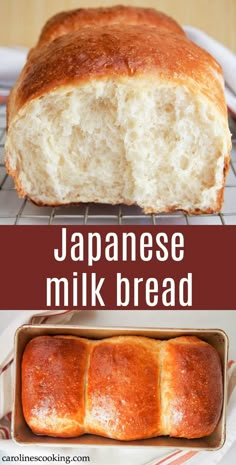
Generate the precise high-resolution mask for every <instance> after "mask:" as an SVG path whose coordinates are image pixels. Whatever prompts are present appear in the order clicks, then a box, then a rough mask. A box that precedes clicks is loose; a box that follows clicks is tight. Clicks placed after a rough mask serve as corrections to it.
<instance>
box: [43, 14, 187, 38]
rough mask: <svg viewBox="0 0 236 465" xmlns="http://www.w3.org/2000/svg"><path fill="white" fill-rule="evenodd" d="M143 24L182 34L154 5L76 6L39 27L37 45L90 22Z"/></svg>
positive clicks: (176, 24) (90, 23) (89, 24)
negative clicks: (144, 6) (41, 27)
mask: <svg viewBox="0 0 236 465" xmlns="http://www.w3.org/2000/svg"><path fill="white" fill-rule="evenodd" d="M111 24H130V25H131V24H133V25H135V24H146V25H149V26H155V27H158V28H161V29H162V30H165V31H168V32H174V33H176V34H181V35H184V34H185V33H184V31H183V29H182V28H181V26H180V25H179V24H178V23H177V22H176V21H175V20H174V19H172V18H171V17H170V16H167V15H166V14H164V13H161V12H160V11H157V10H155V9H154V8H138V7H130V6H124V5H116V6H113V7H109V8H106V7H100V8H78V9H75V10H70V11H65V12H61V13H58V14H56V15H55V16H53V17H52V18H50V19H49V20H48V21H47V22H46V24H45V26H44V27H43V29H42V32H41V34H40V37H39V40H38V43H37V47H41V46H42V45H44V44H46V43H49V42H51V41H52V40H54V39H56V38H57V37H60V36H62V35H65V34H68V33H69V32H73V31H77V30H78V29H81V28H83V27H87V26H91V25H100V26H109V25H111Z"/></svg>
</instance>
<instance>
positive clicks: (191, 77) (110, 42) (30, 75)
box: [8, 25, 226, 125]
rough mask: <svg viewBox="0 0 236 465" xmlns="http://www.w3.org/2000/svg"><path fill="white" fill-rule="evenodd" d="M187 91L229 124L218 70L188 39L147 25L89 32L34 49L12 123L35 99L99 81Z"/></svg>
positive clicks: (11, 108)
mask: <svg viewBox="0 0 236 465" xmlns="http://www.w3.org/2000/svg"><path fill="white" fill-rule="evenodd" d="M127 78H128V79H129V80H130V79H132V78H136V79H139V80H141V84H140V85H146V86H153V85H155V84H156V85H157V84H160V85H161V84H162V83H164V84H165V83H171V84H172V85H176V86H178V85H183V86H186V88H188V89H189V91H190V92H191V93H193V94H194V95H198V96H199V98H202V97H206V99H207V101H210V102H211V104H213V105H214V107H215V109H216V110H217V111H218V113H220V114H221V115H222V116H223V118H222V124H224V125H225V124H226V123H225V121H226V118H225V117H226V105H225V99H224V92H223V78H222V71H221V68H220V65H219V64H218V63H217V62H216V61H215V60H214V59H213V58H212V57H211V56H210V55H209V54H208V53H207V52H205V51H204V50H202V49H201V48H199V47H198V46H197V45H195V44H193V43H192V42H190V41H189V40H188V39H187V38H186V37H185V36H181V35H177V34H168V33H166V32H165V31H162V30H158V29H157V28H154V27H149V26H147V25H138V26H135V25H111V26H107V27H106V28H105V29H104V27H103V26H90V27H86V28H83V29H81V30H78V31H76V32H71V33H68V34H65V35H64V36H62V37H59V38H57V39H55V40H53V41H52V42H50V43H49V44H48V45H45V46H44V47H41V48H36V49H35V51H34V53H32V55H31V56H30V57H29V59H28V61H27V63H26V65H25V67H24V69H23V71H22V74H21V76H20V78H19V79H18V82H17V84H16V86H15V87H14V89H13V92H12V93H11V96H10V100H9V105H8V113H9V123H11V121H12V119H13V118H14V116H15V115H17V113H18V111H19V110H20V109H21V108H22V107H23V106H24V105H26V104H27V103H28V102H30V101H31V100H32V99H35V98H43V96H44V95H46V94H47V93H48V92H53V91H55V90H57V91H58V89H59V90H60V89H61V90H62V92H65V91H66V90H68V92H69V91H70V89H71V88H72V87H73V86H79V85H83V84H86V83H88V82H90V81H92V80H98V79H103V80H107V79H112V80H114V79H116V80H118V81H119V82H120V81H122V80H124V81H126V80H127Z"/></svg>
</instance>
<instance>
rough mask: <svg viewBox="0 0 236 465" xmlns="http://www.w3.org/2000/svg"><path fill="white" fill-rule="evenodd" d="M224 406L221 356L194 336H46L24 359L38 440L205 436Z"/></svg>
mask: <svg viewBox="0 0 236 465" xmlns="http://www.w3.org/2000/svg"><path fill="white" fill-rule="evenodd" d="M222 399H223V387H222V372H221V363H220V358H219V355H218V353H217V351H216V350H215V349H214V348H213V347H212V346H210V345H209V344H207V343H206V342H203V341H201V340H199V339H198V338H196V337H192V336H184V337H178V338H174V339H171V340H169V341H158V340H155V339H149V338H146V337H141V336H120V337H112V338H108V339H104V340H100V341H89V340H87V339H81V338H77V337H72V336H40V337H36V338H34V339H33V340H31V341H30V342H29V343H28V345H27V346H26V349H25V352H24V354H23V360H22V406H23V412H24V416H25V420H26V422H27V423H28V425H29V426H30V428H31V429H32V431H33V432H35V433H36V434H47V435H50V436H58V437H74V436H76V435H81V434H83V433H92V434H97V435H102V436H107V437H111V438H114V439H119V440H124V441H127V440H135V439H142V438H143V439H144V438H148V437H154V436H157V435H161V434H165V435H166V434H169V435H171V436H174V437H185V438H197V437H203V436H205V435H208V434H211V433H212V432H213V431H214V429H215V427H216V426H217V423H218V421H219V418H220V413H221V409H222Z"/></svg>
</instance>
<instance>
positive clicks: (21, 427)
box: [12, 325, 228, 450]
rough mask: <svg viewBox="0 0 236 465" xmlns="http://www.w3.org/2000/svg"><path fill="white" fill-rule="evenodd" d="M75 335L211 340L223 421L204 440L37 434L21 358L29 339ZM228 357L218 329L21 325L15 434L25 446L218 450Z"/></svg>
mask: <svg viewBox="0 0 236 465" xmlns="http://www.w3.org/2000/svg"><path fill="white" fill-rule="evenodd" d="M60 334H64V335H66V334H67V335H72V336H80V337H86V338H89V339H103V338H106V337H111V336H118V335H137V336H146V337H151V338H156V339H171V338H173V337H177V336H183V335H185V336H186V335H193V336H197V337H199V338H200V339H202V340H204V341H206V342H208V343H209V344H211V345H212V346H214V347H215V348H216V350H217V351H218V353H219V355H220V359H221V363H222V372H223V389H224V399H223V408H222V412H221V417H220V421H219V423H218V426H217V428H216V429H215V431H214V432H213V433H212V434H211V435H210V436H207V437H204V438H201V439H182V438H170V437H168V436H160V437H156V438H151V439H144V440H136V441H127V442H126V441H117V440H114V439H109V438H104V437H100V436H95V435H91V434H85V435H83V436H80V437H77V438H70V439H68V438H66V439H62V438H52V437H48V436H37V435H35V434H34V433H33V432H32V431H31V430H30V429H29V427H28V426H27V424H26V422H25V419H24V416H23V412H22V405H21V360H22V355H23V352H24V349H25V346H26V344H27V343H28V342H29V340H30V339H32V338H34V337H36V336H41V335H60ZM227 360H228V337H227V335H226V334H225V333H224V331H222V330H219V329H170V328H142V329H140V328H132V327H130V328H118V327H116V328H113V327H85V326H83V327H79V326H51V325H25V326H22V327H20V328H18V330H17V332H16V335H15V392H14V406H13V422H12V437H13V439H14V440H15V441H16V442H17V443H18V444H22V445H32V444H34V445H36V444H37V445H45V446H46V445H48V446H54V447H65V446H68V447H75V446H78V447H82V446H86V447H104V446H107V447H108V446H109V447H111V446H113V447H114V446H119V447H127V446H129V447H130V446H131V447H140V446H142V447H143V446H145V447H148V446H151V447H153V446H157V447H165V448H167V447H170V448H174V449H176V448H178V449H192V450H216V449H219V448H220V447H222V446H223V444H224V442H225V434H226V432H225V430H226V404H227Z"/></svg>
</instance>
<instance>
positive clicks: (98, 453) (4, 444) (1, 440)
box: [0, 310, 236, 465]
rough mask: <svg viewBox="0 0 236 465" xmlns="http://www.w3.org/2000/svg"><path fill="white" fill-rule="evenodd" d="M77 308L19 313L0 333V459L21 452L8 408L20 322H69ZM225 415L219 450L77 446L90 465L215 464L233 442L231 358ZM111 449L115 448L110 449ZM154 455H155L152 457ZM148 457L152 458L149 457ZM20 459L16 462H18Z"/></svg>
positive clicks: (235, 372)
mask: <svg viewBox="0 0 236 465" xmlns="http://www.w3.org/2000/svg"><path fill="white" fill-rule="evenodd" d="M75 312H77V313H78V311H76V310H66V311H55V312H52V311H50V312H44V311H41V312H38V313H36V314H35V312H30V311H27V312H19V313H20V316H19V318H16V319H15V320H14V322H13V324H11V325H10V326H9V328H7V330H6V331H5V332H4V333H3V334H2V336H1V353H0V458H1V451H4V452H2V453H3V454H4V453H6V451H7V454H8V455H9V453H11V455H16V454H19V453H20V452H22V448H20V446H17V445H16V444H14V443H13V441H12V440H11V433H10V431H11V408H12V391H11V386H12V379H13V378H12V376H13V363H12V362H13V350H10V351H9V349H8V348H9V347H13V340H14V334H15V331H16V329H17V328H18V327H19V326H21V325H22V324H26V323H27V324H58V325H60V324H68V323H69V322H70V321H71V319H72V317H73V315H74V313H75ZM228 380H229V382H228V398H229V404H228V414H227V435H226V442H225V445H224V446H223V447H222V448H221V449H220V450H218V451H201V452H198V451H193V450H171V451H170V450H168V449H162V448H153V447H152V448H147V449H146V450H145V448H141V449H140V450H137V449H136V448H134V449H133V450H132V447H129V448H115V452H113V453H112V452H111V450H110V449H109V448H105V449H91V448H90V449H88V448H87V449H80V453H81V450H83V453H85V454H86V455H89V456H90V465H118V464H122V465H124V463H126V465H170V464H171V465H181V464H188V465H199V463H201V465H216V464H218V463H220V461H221V459H222V458H223V457H224V455H225V454H226V453H227V452H228V450H229V449H230V447H231V446H232V445H233V443H234V442H236V389H234V387H235V386H236V362H234V361H232V360H231V361H230V362H229V365H228ZM113 451H114V449H113ZM53 452H55V449H52V450H49V448H46V449H45V448H43V447H39V446H37V453H38V454H41V455H44V456H45V455H50V453H51V454H52V453H53ZM56 452H57V453H58V452H61V453H64V454H65V449H61V450H60V449H59V448H58V449H57V450H56ZM24 453H25V454H26V453H27V454H28V455H35V450H34V449H32V447H30V446H29V447H27V449H25V448H24ZM66 455H70V456H73V455H78V449H75V448H74V449H72V448H70V449H66ZM153 457H154V458H153ZM150 459H151V460H150ZM20 463H21V462H20V461H18V464H20Z"/></svg>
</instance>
